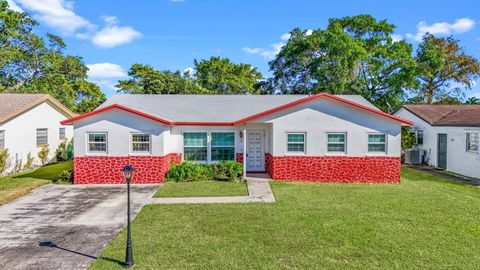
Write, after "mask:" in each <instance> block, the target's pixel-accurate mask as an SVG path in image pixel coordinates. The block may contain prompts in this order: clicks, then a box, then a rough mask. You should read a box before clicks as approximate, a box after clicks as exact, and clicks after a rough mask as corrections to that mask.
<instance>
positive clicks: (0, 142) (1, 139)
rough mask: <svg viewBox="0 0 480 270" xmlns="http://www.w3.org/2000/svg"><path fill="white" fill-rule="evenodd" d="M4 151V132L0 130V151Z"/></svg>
mask: <svg viewBox="0 0 480 270" xmlns="http://www.w3.org/2000/svg"><path fill="white" fill-rule="evenodd" d="M4 149H5V130H0V150H4Z"/></svg>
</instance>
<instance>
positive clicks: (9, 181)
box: [0, 161, 72, 205]
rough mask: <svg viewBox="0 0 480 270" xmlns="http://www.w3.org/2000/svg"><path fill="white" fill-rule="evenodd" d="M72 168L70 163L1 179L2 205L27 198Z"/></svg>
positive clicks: (0, 197)
mask: <svg viewBox="0 0 480 270" xmlns="http://www.w3.org/2000/svg"><path fill="white" fill-rule="evenodd" d="M71 168H72V162H71V161H68V162H63V163H58V164H53V165H49V166H45V167H41V168H39V169H37V170H33V171H27V172H23V173H19V174H16V175H10V176H7V177H3V178H0V205H2V204H6V203H9V202H11V201H13V200H16V199H18V198H20V197H22V196H25V195H26V194H28V193H30V192H31V191H32V190H33V189H35V188H37V187H39V186H42V185H45V184H48V183H51V182H52V181H53V180H55V179H56V178H57V177H58V175H59V174H60V173H61V172H62V171H63V170H68V169H71Z"/></svg>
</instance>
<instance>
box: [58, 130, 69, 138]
mask: <svg viewBox="0 0 480 270" xmlns="http://www.w3.org/2000/svg"><path fill="white" fill-rule="evenodd" d="M62 130H63V138H62ZM66 138H67V129H66V128H64V127H60V128H58V139H59V140H60V141H63V140H65V139H66Z"/></svg>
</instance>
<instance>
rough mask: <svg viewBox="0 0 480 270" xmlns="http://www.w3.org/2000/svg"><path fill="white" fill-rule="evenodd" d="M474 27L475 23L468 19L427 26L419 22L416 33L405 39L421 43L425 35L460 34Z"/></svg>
mask: <svg viewBox="0 0 480 270" xmlns="http://www.w3.org/2000/svg"><path fill="white" fill-rule="evenodd" d="M474 26H475V21H474V20H472V19H469V18H461V19H457V20H456V21H455V22H454V23H447V22H438V23H434V24H431V25H427V23H426V22H425V21H421V22H419V23H418V25H417V33H416V34H415V35H414V34H411V33H408V34H407V37H408V38H411V39H414V40H416V41H421V40H422V38H423V36H424V35H425V34H426V33H430V34H433V35H451V34H454V33H457V34H460V33H465V32H467V31H469V30H471V29H472V28H473V27H474Z"/></svg>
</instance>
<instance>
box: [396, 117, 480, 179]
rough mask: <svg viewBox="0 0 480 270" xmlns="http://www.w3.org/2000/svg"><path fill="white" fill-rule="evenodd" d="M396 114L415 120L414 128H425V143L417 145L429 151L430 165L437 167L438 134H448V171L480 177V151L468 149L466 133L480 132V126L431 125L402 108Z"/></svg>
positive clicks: (428, 160)
mask: <svg viewBox="0 0 480 270" xmlns="http://www.w3.org/2000/svg"><path fill="white" fill-rule="evenodd" d="M395 115H397V116H399V117H402V118H405V119H408V120H410V121H413V122H414V123H415V124H414V126H413V127H414V128H416V129H423V130H424V131H423V145H418V146H417V147H419V148H421V149H424V150H425V151H426V152H427V162H428V165H430V166H434V167H437V166H438V164H437V143H438V142H437V136H438V134H439V133H445V134H447V171H451V172H455V173H459V174H462V175H465V176H469V177H475V178H480V153H479V152H473V151H466V137H467V135H466V133H467V132H477V133H480V128H478V127H439V126H431V125H429V124H428V123H426V122H425V121H423V120H422V119H420V118H419V117H417V116H415V115H414V114H412V113H411V112H409V111H407V110H405V109H403V108H402V109H400V110H399V111H398V112H397V113H396V114H395Z"/></svg>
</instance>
